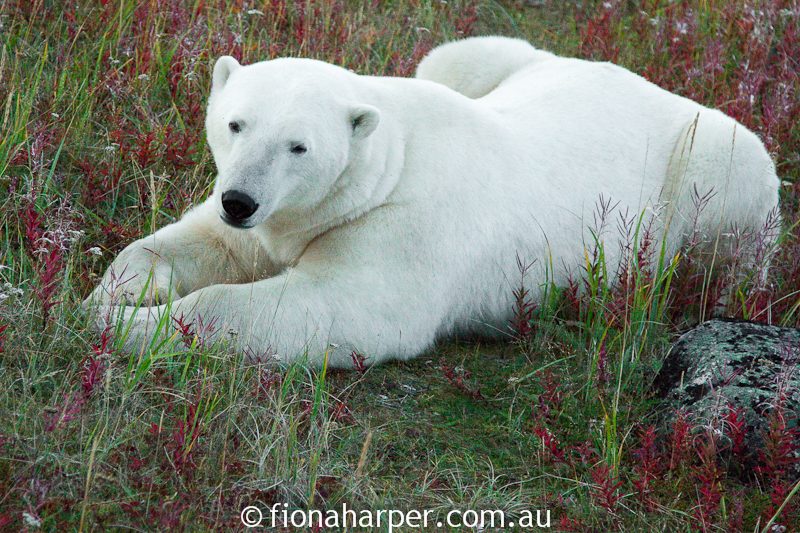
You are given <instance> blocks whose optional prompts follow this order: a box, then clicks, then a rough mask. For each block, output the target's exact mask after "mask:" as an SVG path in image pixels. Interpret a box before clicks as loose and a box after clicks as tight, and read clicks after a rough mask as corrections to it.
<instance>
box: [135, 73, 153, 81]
mask: <svg viewBox="0 0 800 533" xmlns="http://www.w3.org/2000/svg"><path fill="white" fill-rule="evenodd" d="M136 78H137V79H139V80H141V81H147V80H149V79H150V76H148V75H147V74H139V75H138V76H136Z"/></svg>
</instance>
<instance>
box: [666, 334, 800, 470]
mask: <svg viewBox="0 0 800 533" xmlns="http://www.w3.org/2000/svg"><path fill="white" fill-rule="evenodd" d="M655 386H656V389H657V392H658V394H659V395H660V396H661V397H663V398H665V400H666V407H667V409H666V412H667V414H668V415H669V413H674V412H675V411H676V410H678V409H683V410H685V411H686V412H687V413H689V414H690V416H691V417H692V418H693V419H694V421H695V423H696V424H703V425H705V426H707V427H712V428H716V429H718V430H719V433H720V434H722V435H724V433H725V428H724V423H723V422H722V420H723V418H724V416H725V414H726V413H727V412H728V410H729V409H730V408H734V409H736V408H741V409H742V410H743V413H744V419H745V422H746V424H747V437H746V439H745V446H746V448H747V450H748V451H749V452H750V453H751V455H752V457H753V458H756V457H757V452H758V450H760V449H761V447H762V446H763V439H762V436H763V435H764V433H765V432H766V431H767V429H768V421H769V414H770V412H771V410H772V409H773V405H774V404H775V401H776V399H777V398H778V395H779V392H780V393H781V394H782V395H783V397H784V398H785V403H784V409H785V411H784V412H785V415H786V421H787V423H788V425H789V427H790V428H797V427H798V414H800V330H798V329H794V328H781V327H777V326H768V325H765V324H757V323H753V322H745V321H736V320H710V321H708V322H705V323H703V324H701V325H700V326H698V327H696V328H695V329H693V330H691V331H689V332H687V333H685V334H684V335H682V336H681V337H680V338H679V339H678V341H677V342H676V343H675V344H674V345H673V347H672V349H671V350H670V352H669V354H668V355H667V358H666V360H665V361H664V366H663V367H662V369H661V371H660V372H659V375H658V377H657V378H656V382H655ZM668 418H669V417H668ZM797 435H798V433H795V436H796V437H797ZM795 466H796V468H795V470H800V462H798V463H795Z"/></svg>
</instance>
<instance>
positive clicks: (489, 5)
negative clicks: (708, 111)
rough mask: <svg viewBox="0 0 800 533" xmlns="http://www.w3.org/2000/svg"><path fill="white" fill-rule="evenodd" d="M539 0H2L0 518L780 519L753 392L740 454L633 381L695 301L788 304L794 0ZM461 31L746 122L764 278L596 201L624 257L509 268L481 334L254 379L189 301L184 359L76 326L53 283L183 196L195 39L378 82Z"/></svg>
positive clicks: (189, 161)
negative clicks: (767, 205) (271, 509)
mask: <svg viewBox="0 0 800 533" xmlns="http://www.w3.org/2000/svg"><path fill="white" fill-rule="evenodd" d="M534 4H536V5H534ZM538 4H539V3H538V2H510V1H509V2H494V1H482V2H463V1H450V2H439V1H430V0H427V1H425V0H401V1H397V2H358V1H353V2H350V1H347V2H342V1H336V2H317V1H313V0H310V1H308V2H283V1H280V0H272V1H263V2H244V1H242V0H196V1H194V2H184V1H180V0H169V1H164V2H158V3H151V2H133V1H129V0H121V1H119V2H111V1H108V0H79V1H77V2H69V3H63V4H61V3H56V4H55V5H53V3H51V2H48V1H45V0H34V1H28V0H4V1H2V3H0V6H2V7H0V35H2V38H3V47H2V52H0V80H2V83H0V105H2V106H3V109H2V113H1V115H2V132H3V133H2V135H0V215H1V216H2V222H1V223H2V233H0V238H1V239H2V245H0V258H1V259H2V261H0V264H2V267H0V529H23V528H24V529H28V530H35V529H37V528H41V529H44V530H66V529H83V530H97V529H103V528H137V529H143V530H151V529H166V528H170V529H186V530H192V531H193V530H211V529H220V528H224V527H236V526H238V525H239V524H240V522H239V511H240V510H241V509H242V507H243V506H245V505H247V504H254V505H261V506H266V505H269V504H273V503H279V502H287V503H289V504H290V505H292V506H298V507H303V508H306V507H315V508H333V507H336V506H339V505H340V504H341V503H342V502H347V503H348V504H349V505H353V506H356V507H370V508H420V509H425V508H428V509H433V508H435V509H439V510H441V511H442V512H443V513H444V512H445V510H449V509H451V508H460V509H469V508H474V509H481V508H484V509H495V508H496V509H502V510H505V511H507V512H508V513H509V515H510V516H514V517H517V516H519V515H520V513H521V512H522V511H523V510H525V509H531V510H535V509H545V508H549V509H551V510H552V525H553V529H559V530H574V531H589V530H596V531H607V530H639V529H644V528H647V529H648V530H649V529H653V530H669V531H672V530H692V529H696V530H707V531H713V530H719V531H723V530H724V531H738V530H756V529H758V530H761V529H766V530H768V529H769V528H770V527H772V526H773V525H776V524H777V525H780V526H783V527H786V528H788V529H789V530H791V531H797V530H798V523H800V504H798V497H797V496H796V492H797V489H798V485H797V484H796V481H797V480H795V479H792V478H791V477H790V476H789V474H788V472H789V471H790V466H791V465H790V464H789V463H790V462H791V460H792V457H793V456H794V455H793V454H794V452H795V451H796V449H797V439H796V437H797V434H796V429H793V428H792V427H790V425H789V424H786V423H785V421H786V420H788V419H790V416H791V414H790V413H784V412H782V411H781V405H782V404H781V402H780V401H779V400H780V399H779V398H776V399H775V401H774V405H773V406H772V408H771V409H768V410H767V411H766V414H765V416H768V417H769V420H768V427H769V430H768V431H767V433H766V434H765V435H764V438H765V442H766V443H767V444H766V446H765V447H764V449H762V450H744V451H743V450H739V449H737V446H736V443H737V442H739V439H740V438H741V436H742V432H745V431H747V428H746V427H744V426H743V425H742V424H741V421H740V419H739V418H737V416H738V415H737V411H736V410H733V409H725V410H724V412H721V413H720V424H719V426H718V427H707V426H702V427H696V426H695V424H693V421H692V418H691V414H689V413H668V417H670V418H671V419H673V423H672V424H671V425H669V426H668V427H667V428H658V427H656V419H657V416H656V415H657V414H659V409H660V407H659V401H658V399H657V398H655V397H654V394H653V386H652V385H653V380H654V379H655V376H656V374H657V372H658V369H659V368H660V366H661V363H662V361H663V358H664V356H665V354H666V352H667V349H668V347H669V345H670V343H671V342H672V341H673V340H674V339H675V338H676V337H677V335H678V334H679V333H680V332H681V331H684V330H685V329H686V328H688V327H690V326H691V325H693V324H695V323H697V322H698V321H699V320H701V319H703V318H706V317H708V316H710V314H711V313H712V312H721V313H723V314H726V315H731V316H735V317H737V318H744V319H753V320H758V321H762V322H771V323H774V324H780V325H788V326H794V327H797V326H798V325H800V315H799V313H798V310H799V309H800V299H799V298H798V292H797V287H798V286H800V259H798V258H800V244H799V243H800V239H799V237H800V233H798V224H797V221H798V220H800V216H798V207H800V201H799V200H800V185H798V177H800V156H799V155H798V146H800V128H799V127H798V124H800V102H798V100H797V97H796V95H797V94H798V91H800V74H799V72H800V68H798V62H797V61H798V60H797V58H798V57H800V23H799V21H800V7H799V6H798V5H797V3H796V2H792V1H784V0H763V1H758V2H751V1H742V2H736V3H730V2H728V3H725V2H713V1H696V2H695V1H683V2H670V3H666V2H661V1H658V0H633V1H625V2H623V1H614V0H612V1H610V2H598V1H588V2H583V3H582V4H581V5H577V4H574V3H572V2H555V1H553V2H547V1H545V2H542V3H541V5H538ZM486 33H497V34H503V35H509V36H516V37H523V38H527V39H529V40H530V41H532V42H533V43H534V44H535V45H537V46H540V47H543V48H547V49H549V50H552V51H554V52H557V53H563V54H571V55H577V56H580V57H585V58H589V59H595V60H613V61H616V62H618V63H621V64H623V65H625V66H627V67H628V68H631V69H632V70H634V71H635V72H637V73H640V74H642V75H644V76H645V77H647V78H648V79H650V80H652V81H654V82H655V83H658V84H660V85H662V86H663V87H665V88H667V89H669V90H673V91H676V92H678V93H680V94H684V95H686V96H689V97H692V98H695V99H697V100H698V101H701V102H703V103H705V104H707V105H711V106H714V107H718V108H720V109H722V110H724V111H725V112H727V113H728V114H730V115H732V116H734V117H735V118H737V119H738V120H740V121H742V122H743V123H744V124H746V125H747V126H748V127H750V128H751V129H753V130H754V131H756V132H758V133H759V135H760V136H761V138H762V139H763V140H764V142H765V144H766V145H767V147H768V149H769V150H770V152H771V153H772V154H773V155H774V158H775V160H776V163H777V168H778V173H779V175H780V177H781V178H782V179H783V180H784V186H783V187H782V189H783V191H782V192H783V194H782V212H783V217H784V224H783V236H782V237H781V241H780V242H781V244H780V248H779V249H778V250H777V255H775V258H774V260H773V268H772V269H771V270H770V271H769V274H768V276H766V277H764V276H762V275H760V274H761V272H760V269H762V268H763V267H764V265H765V263H766V261H765V260H763V259H764V258H765V257H766V256H767V255H768V254H767V253H766V251H763V250H762V255H761V261H757V263H758V264H756V265H743V264H735V263H736V262H735V261H734V264H733V265H724V266H720V267H718V269H717V271H714V272H706V271H703V270H702V269H701V267H700V265H701V264H707V263H704V262H703V261H699V260H697V258H698V255H700V254H701V253H703V252H702V250H703V249H704V248H703V247H702V246H701V245H700V243H698V242H690V243H689V245H688V246H687V249H686V250H685V251H684V253H683V254H682V255H680V256H679V257H675V258H669V257H663V256H661V255H660V254H659V251H660V248H659V243H657V242H652V239H651V238H650V237H649V232H648V231H647V228H645V227H642V226H641V224H639V223H637V220H636V219H635V218H634V219H630V218H625V217H621V216H620V214H619V213H616V212H615V211H614V209H613V204H606V203H604V202H601V201H599V203H598V207H597V215H598V216H597V219H596V224H597V225H598V232H597V233H598V234H602V231H599V230H601V229H602V230H603V231H625V232H626V234H627V235H629V236H630V243H631V247H630V250H629V252H628V261H627V262H626V266H625V268H624V269H623V271H622V272H609V271H606V269H605V268H604V266H605V265H604V262H603V245H602V240H599V241H598V242H596V243H587V263H586V267H585V268H584V269H583V270H582V271H579V272H575V277H574V283H573V284H571V285H570V286H567V287H548V292H547V297H546V298H545V300H544V301H541V302H531V301H530V300H529V299H528V298H527V293H526V290H525V285H524V276H522V272H523V271H524V270H525V268H524V265H520V270H521V276H520V288H519V289H517V291H516V293H515V294H516V296H517V301H518V303H517V306H516V308H515V312H516V316H517V319H516V320H515V321H514V323H513V324H509V329H508V333H509V338H508V341H506V342H495V343H487V342H485V341H481V340H480V339H461V340H458V341H453V342H450V343H443V344H441V345H440V346H439V347H437V348H436V349H435V350H433V351H432V352H431V353H429V354H426V355H425V356H423V357H420V358H419V359H417V360H414V361H411V362H408V363H394V364H388V365H384V366H380V367H375V368H368V369H366V368H365V367H364V366H363V364H362V363H361V358H367V359H368V358H369V354H353V360H354V364H353V366H354V369H353V371H350V372H341V371H337V372H326V371H308V370H306V369H304V368H303V367H302V366H300V365H297V366H293V367H291V368H289V369H286V370H280V371H278V370H275V369H274V368H272V367H271V366H270V365H269V364H267V363H265V361H264V360H265V359H268V354H253V353H250V354H247V355H246V356H245V357H237V356H233V355H231V354H229V353H228V352H227V351H226V350H225V349H224V347H215V346H205V345H204V344H203V337H204V332H207V331H208V329H209V328H213V327H214V325H213V323H211V324H209V323H205V324H201V323H192V324H189V323H186V321H180V320H177V321H175V323H174V324H172V325H171V327H174V329H175V331H176V335H179V336H180V338H182V339H183V341H184V343H185V344H186V345H187V347H188V348H189V350H188V354H187V353H182V354H174V353H170V352H168V351H166V350H165V349H163V348H160V347H158V346H155V347H152V349H150V350H147V351H145V352H143V353H141V354H134V355H124V354H122V353H120V352H119V350H118V349H117V346H119V345H120V343H121V340H122V339H123V338H124V335H125V331H124V325H121V326H120V327H119V328H117V329H109V330H107V331H105V332H103V333H102V334H100V333H98V332H95V331H94V330H92V329H91V328H90V327H89V324H88V321H87V319H86V317H85V315H84V314H83V312H82V311H81V310H80V306H79V302H80V301H81V299H82V298H83V297H85V296H86V295H87V294H88V291H89V290H90V289H91V288H92V287H93V286H94V285H95V284H96V283H97V280H98V276H99V275H101V274H102V273H103V271H104V270H105V267H106V266H107V265H108V263H109V261H110V260H111V259H112V258H113V256H114V254H115V253H117V252H119V250H120V249H121V248H122V247H124V245H125V244H127V243H129V242H130V241H132V240H133V239H135V238H137V237H139V236H141V235H143V234H146V233H149V232H151V231H152V230H153V229H154V228H157V227H160V226H163V225H164V224H165V223H167V222H169V221H171V220H174V219H175V218H176V217H178V216H180V214H181V213H182V212H184V211H185V210H186V209H187V208H188V207H189V206H190V205H192V204H194V203H196V202H198V201H199V200H200V199H202V198H203V197H204V195H206V194H207V193H208V191H209V187H210V184H211V179H212V176H213V172H214V169H213V164H212V162H211V159H210V155H209V153H208V150H207V147H206V145H205V143H204V139H203V134H202V123H203V112H204V106H205V99H206V97H207V94H208V87H209V81H210V68H211V65H212V61H213V59H214V58H215V57H217V56H219V55H223V54H231V55H234V56H235V57H237V58H238V59H240V60H242V61H244V62H249V61H255V60H259V59H264V58H269V57H277V56H282V55H302V56H309V57H315V58H319V59H324V60H327V61H331V62H336V63H339V64H342V65H344V66H347V67H349V68H352V69H354V70H356V71H358V72H361V73H369V74H391V75H400V76H406V75H411V74H412V73H413V70H414V67H415V65H416V63H417V62H418V61H419V59H420V58H421V57H422V56H423V55H424V54H425V52H427V50H429V49H430V48H431V47H432V46H434V45H435V44H438V43H439V42H442V41H444V40H447V39H451V38H454V37H458V36H466V35H478V34H486ZM697 202H698V206H699V208H701V207H702V203H703V198H702V195H698V199H697ZM629 215H631V214H629ZM748 238H752V239H755V241H756V243H758V242H760V241H759V235H752V236H747V235H744V236H742V239H743V240H746V239H748ZM734 255H735V254H734ZM646 259H654V260H655V261H652V263H655V266H653V267H650V266H647V265H649V264H651V262H650V261H647V260H646ZM542 260H549V259H548V258H542ZM551 260H552V262H551V265H554V266H553V268H557V267H558V266H557V259H551ZM724 294H728V295H732V298H731V299H730V300H729V303H728V305H727V307H726V308H725V309H724V310H721V309H720V307H721V304H720V302H722V301H723V300H722V295H724ZM662 414H663V413H662ZM742 453H744V454H748V461H749V462H748V464H750V463H752V464H756V465H757V466H756V467H755V468H754V469H752V470H750V471H743V469H742V468H741V467H740V465H741V464H743V462H742V461H743V460H742V457H741V455H740V454H742Z"/></svg>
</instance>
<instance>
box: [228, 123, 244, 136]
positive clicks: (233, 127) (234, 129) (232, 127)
mask: <svg viewBox="0 0 800 533" xmlns="http://www.w3.org/2000/svg"><path fill="white" fill-rule="evenodd" d="M228 129H229V130H231V131H232V132H233V133H239V132H240V131H242V125H241V124H239V123H238V122H236V121H235V120H234V121H232V122H228Z"/></svg>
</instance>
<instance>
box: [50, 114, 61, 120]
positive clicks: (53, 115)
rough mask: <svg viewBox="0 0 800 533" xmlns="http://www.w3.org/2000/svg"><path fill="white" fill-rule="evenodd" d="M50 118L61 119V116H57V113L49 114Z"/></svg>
mask: <svg viewBox="0 0 800 533" xmlns="http://www.w3.org/2000/svg"><path fill="white" fill-rule="evenodd" d="M50 116H51V117H53V118H55V119H59V118H61V115H59V114H58V113H50Z"/></svg>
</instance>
